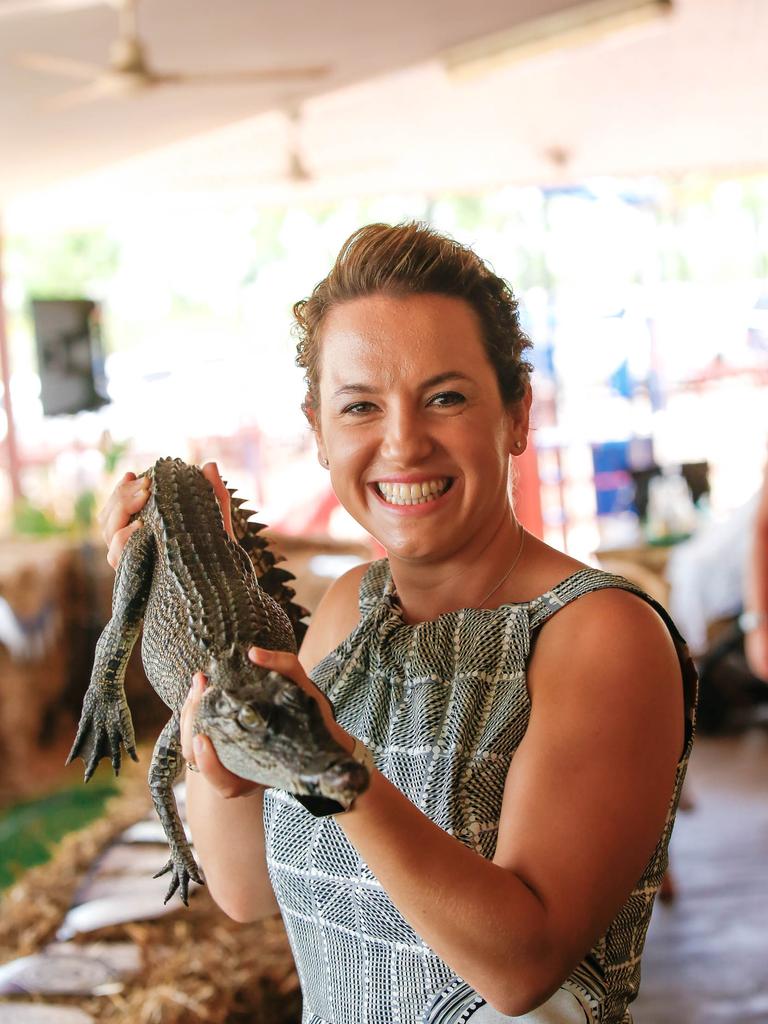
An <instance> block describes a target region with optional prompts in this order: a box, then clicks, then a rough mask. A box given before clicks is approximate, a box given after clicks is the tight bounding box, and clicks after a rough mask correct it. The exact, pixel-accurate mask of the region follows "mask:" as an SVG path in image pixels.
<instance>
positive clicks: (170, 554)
mask: <svg viewBox="0 0 768 1024" xmlns="http://www.w3.org/2000/svg"><path fill="white" fill-rule="evenodd" d="M152 472H153V476H154V483H155V486H154V487H153V495H154V499H155V506H156V509H157V514H158V516H159V519H160V524H161V529H162V534H163V539H164V542H165V543H164V547H165V551H166V557H167V564H168V567H169V569H170V572H171V575H172V577H173V579H174V580H175V583H176V587H177V592H178V594H179V596H181V598H182V600H183V602H184V604H185V605H186V609H187V613H188V622H189V626H190V630H191V633H192V634H193V635H194V636H196V637H197V639H198V642H199V643H201V644H202V645H203V647H205V648H208V649H210V650H212V651H224V650H226V649H227V648H229V647H231V646H232V645H233V644H234V645H237V646H240V645H247V644H250V643H253V642H254V640H255V639H256V638H258V637H261V636H270V635H271V634H275V635H276V638H277V635H279V633H280V632H281V629H280V625H279V623H278V622H277V620H275V615H274V612H271V609H270V607H269V605H270V602H269V601H268V600H265V598H264V596H262V594H261V591H260V589H259V587H258V586H255V585H254V583H253V582H250V581H249V577H251V580H252V579H253V577H252V575H251V574H252V568H251V565H250V563H249V562H248V560H247V559H246V558H245V557H244V554H243V552H242V549H241V548H239V547H238V545H236V544H235V543H233V542H232V540H231V539H230V538H229V537H228V536H227V534H226V532H225V531H224V524H223V521H222V517H221V510H220V508H219V504H218V502H217V501H216V497H215V495H214V492H213V488H212V487H211V485H210V483H209V482H208V481H207V480H206V479H205V477H204V476H203V475H202V473H201V472H200V470H199V469H198V468H197V467H196V466H188V465H187V464H186V463H184V462H182V461H181V460H180V459H160V460H158V462H156V463H155V466H154V468H153V471H152ZM271 608H272V609H274V605H272V606H271ZM270 612H271V613H270ZM283 622H285V626H284V630H286V631H287V630H288V629H289V623H288V622H286V621H285V620H283ZM286 639H288V633H287V632H286ZM257 642H258V641H257Z"/></svg>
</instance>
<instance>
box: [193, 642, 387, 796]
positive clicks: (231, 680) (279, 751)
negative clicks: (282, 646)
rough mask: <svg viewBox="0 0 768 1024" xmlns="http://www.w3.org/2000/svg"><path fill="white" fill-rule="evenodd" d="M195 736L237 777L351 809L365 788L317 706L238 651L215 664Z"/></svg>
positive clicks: (363, 773)
mask: <svg viewBox="0 0 768 1024" xmlns="http://www.w3.org/2000/svg"><path fill="white" fill-rule="evenodd" d="M207 672H208V679H209V684H210V685H209V686H208V688H207V689H206V690H205V692H204V693H203V696H202V698H201V700H200V704H199V710H198V714H197V718H196V720H195V723H194V727H193V728H194V731H195V732H202V733H205V735H206V736H208V737H209V738H210V739H211V742H212V743H213V745H214V747H215V749H216V753H217V755H218V757H219V760H220V761H221V763H222V764H223V765H224V767H225V768H228V769H229V770H230V771H231V772H234V774H235V775H239V776H240V777H241V778H243V779H251V780H253V781H254V782H260V783H261V784H262V785H265V786H274V787H275V788H277V789H285V790H287V791H288V792H290V793H293V794H295V795H300V796H312V797H323V798H325V799H327V800H333V801H336V802H337V803H339V804H340V805H341V807H343V808H346V807H349V805H350V804H351V803H352V801H353V800H354V799H355V797H356V796H358V795H359V794H360V793H362V792H363V791H364V790H365V788H366V787H367V785H368V772H367V770H366V768H365V767H364V766H363V765H361V764H359V763H358V762H357V761H355V760H354V759H353V758H351V757H350V756H349V754H348V753H347V752H346V751H345V750H344V749H343V748H342V747H341V746H339V744H338V743H337V742H336V741H335V740H334V739H333V737H332V736H331V735H330V733H329V732H328V730H327V728H326V726H325V723H324V721H323V718H322V715H321V713H320V709H319V707H318V705H317V703H316V701H315V700H313V699H312V698H311V697H310V696H309V694H307V693H306V692H305V691H304V690H302V689H301V687H300V686H298V685H297V684H296V683H294V682H293V681H292V680H291V679H287V678H286V677H285V676H282V675H280V674H279V673H277V672H269V671H267V670H266V669H263V668H260V667H259V666H257V665H254V664H253V663H252V662H250V661H249V660H248V659H247V657H245V656H244V655H243V654H241V652H239V651H229V652H227V654H226V655H225V656H224V657H220V658H215V659H212V661H211V664H210V666H209V668H208V670H207Z"/></svg>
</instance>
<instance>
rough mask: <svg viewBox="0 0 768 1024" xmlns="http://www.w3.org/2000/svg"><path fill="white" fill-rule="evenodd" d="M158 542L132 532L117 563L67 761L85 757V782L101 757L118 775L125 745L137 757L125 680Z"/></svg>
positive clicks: (147, 534) (145, 533) (143, 532)
mask: <svg viewBox="0 0 768 1024" xmlns="http://www.w3.org/2000/svg"><path fill="white" fill-rule="evenodd" d="M153 545H154V542H153V538H152V535H151V533H150V532H149V531H148V530H147V529H146V528H142V529H139V530H137V531H136V532H135V533H133V534H131V536H130V538H129V540H128V543H127V544H126V546H125V549H124V550H123V554H122V557H121V559H120V562H119V564H118V567H117V575H116V578H115V589H114V595H113V599H112V618H111V619H110V620H109V622H108V623H107V625H106V626H105V628H104V631H103V633H102V634H101V636H100V637H99V641H98V643H97V645H96V656H95V659H94V664H93V672H92V673H91V682H90V685H89V686H88V689H87V691H86V694H85V699H84V700H83V710H82V714H81V715H80V724H79V725H78V728H77V736H76V737H75V742H74V743H73V744H72V749H71V751H70V752H69V757H68V758H67V761H66V763H67V764H69V763H70V762H71V761H73V760H74V758H75V757H78V756H79V757H82V759H83V761H84V762H85V766H86V767H85V781H86V782H87V781H88V780H89V779H90V777H91V776H92V775H93V773H94V771H95V770H96V766H97V765H98V763H99V761H100V760H101V758H102V757H107V756H109V757H111V760H112V767H113V769H114V771H115V775H117V774H119V772H120V744H121V743H122V744H123V746H124V747H125V749H126V750H127V752H128V753H129V754H130V756H131V757H132V758H133V760H134V761H138V757H137V756H136V740H135V739H134V734H133V722H132V721H131V712H130V710H129V708H128V703H127V701H126V699H125V689H124V687H123V678H124V676H125V667H126V665H127V664H128V658H129V657H130V654H131V651H132V650H133V645H134V644H135V643H136V638H137V637H138V635H139V632H140V630H141V624H142V620H143V618H144V610H145V608H146V606H147V598H148V596H149V588H150V585H151V582H152V558H153V551H154V546H153Z"/></svg>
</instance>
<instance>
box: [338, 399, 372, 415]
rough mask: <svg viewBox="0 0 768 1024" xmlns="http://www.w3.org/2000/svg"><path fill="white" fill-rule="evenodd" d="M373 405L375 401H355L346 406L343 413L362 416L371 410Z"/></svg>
mask: <svg viewBox="0 0 768 1024" xmlns="http://www.w3.org/2000/svg"><path fill="white" fill-rule="evenodd" d="M373 407H374V406H373V402H353V403H352V405H347V406H345V407H344V408H343V409H342V410H341V413H342V415H346V414H347V413H351V414H352V415H353V416H362V415H363V414H364V413H366V412H370V411H371V409H373Z"/></svg>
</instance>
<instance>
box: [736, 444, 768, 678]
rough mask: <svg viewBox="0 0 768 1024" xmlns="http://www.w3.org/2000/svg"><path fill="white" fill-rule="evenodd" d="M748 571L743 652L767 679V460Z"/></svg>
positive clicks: (742, 619)
mask: <svg viewBox="0 0 768 1024" xmlns="http://www.w3.org/2000/svg"><path fill="white" fill-rule="evenodd" d="M756 505H757V507H756V509H755V520H754V526H753V529H752V537H751V548H750V555H751V557H750V560H749V567H748V570H747V584H746V595H745V601H744V612H743V614H742V615H741V617H740V619H739V624H740V626H741V628H742V630H743V631H744V653H745V655H746V657H747V664H748V665H749V668H750V671H751V672H752V673H753V674H754V675H756V676H757V677H758V678H759V679H762V680H764V681H765V682H768V462H766V465H765V471H764V473H763V485H762V488H761V490H760V494H759V496H758V498H757V503H756Z"/></svg>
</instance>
